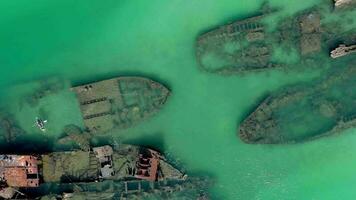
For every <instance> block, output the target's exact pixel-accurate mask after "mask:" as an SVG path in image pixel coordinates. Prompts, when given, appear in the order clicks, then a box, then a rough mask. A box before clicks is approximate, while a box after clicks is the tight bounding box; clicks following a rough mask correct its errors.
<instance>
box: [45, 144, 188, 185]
mask: <svg viewBox="0 0 356 200" xmlns="http://www.w3.org/2000/svg"><path fill="white" fill-rule="evenodd" d="M42 161H43V179H44V181H45V182H81V181H96V180H103V179H113V180H127V179H140V180H149V181H156V180H167V179H184V178H185V176H184V174H183V173H181V172H180V171H179V170H177V169H176V168H174V167H173V166H172V165H170V164H169V163H168V162H167V161H166V160H165V158H164V157H163V156H162V155H161V154H160V153H158V152H157V151H154V150H152V149H148V148H143V147H138V146H133V145H120V146H119V147H117V148H116V149H115V150H114V149H113V148H112V147H111V146H102V147H95V148H93V150H92V151H81V150H78V151H67V152H53V153H49V154H45V155H42Z"/></svg>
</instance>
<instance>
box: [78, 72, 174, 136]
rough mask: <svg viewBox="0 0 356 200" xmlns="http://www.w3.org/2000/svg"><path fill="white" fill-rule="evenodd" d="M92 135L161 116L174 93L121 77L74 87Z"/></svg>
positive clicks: (146, 82)
mask: <svg viewBox="0 0 356 200" xmlns="http://www.w3.org/2000/svg"><path fill="white" fill-rule="evenodd" d="M72 90H73V91H74V92H75V93H76V95H77V99H78V102H79V104H80V110H81V113H82V117H83V120H84V125H85V126H86V128H87V130H88V131H89V132H94V133H105V132H107V131H110V130H112V129H114V128H128V127H131V126H133V125H136V124H137V123H139V122H141V121H143V120H145V119H147V118H149V117H150V116H152V115H153V114H155V113H157V112H158V111H159V110H160V109H161V108H162V106H163V105H164V104H165V103H166V100H167V98H168V97H169V95H170V91H169V90H168V89H167V88H166V87H165V86H163V85H162V84H160V83H157V82H154V81H152V80H150V79H147V78H142V77H118V78H113V79H108V80H103V81H99V82H95V83H91V84H86V85H81V86H77V87H73V88H72Z"/></svg>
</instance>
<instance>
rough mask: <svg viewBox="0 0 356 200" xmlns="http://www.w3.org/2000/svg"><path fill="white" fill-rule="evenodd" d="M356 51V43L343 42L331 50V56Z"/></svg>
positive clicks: (339, 55)
mask: <svg viewBox="0 0 356 200" xmlns="http://www.w3.org/2000/svg"><path fill="white" fill-rule="evenodd" d="M355 52H356V45H351V46H346V45H345V44H341V45H339V47H337V48H336V49H334V50H332V51H331V53H330V57H332V58H338V57H342V56H346V55H348V54H351V53H355Z"/></svg>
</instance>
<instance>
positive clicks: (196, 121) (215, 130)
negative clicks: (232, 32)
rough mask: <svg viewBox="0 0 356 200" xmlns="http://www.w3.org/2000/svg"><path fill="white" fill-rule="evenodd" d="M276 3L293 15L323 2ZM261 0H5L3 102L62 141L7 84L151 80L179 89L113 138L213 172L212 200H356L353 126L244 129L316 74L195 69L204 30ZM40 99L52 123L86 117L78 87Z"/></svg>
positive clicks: (0, 11)
mask: <svg viewBox="0 0 356 200" xmlns="http://www.w3.org/2000/svg"><path fill="white" fill-rule="evenodd" d="M270 3H271V5H273V6H278V7H281V9H282V10H281V12H280V14H281V15H286V14H290V13H293V12H295V11H297V10H300V9H303V8H306V7H310V6H313V5H315V4H317V3H319V0H308V1H303V2H302V3H301V1H300V0H288V1H286V0H271V1H270ZM261 4H262V1H261V0H170V1H164V0H106V1H87V0H86V1H84V0H77V1H72V0H60V1H50V0H32V1H29V0H8V1H6V0H2V1H0V25H1V26H0V27H1V31H0V86H1V88H2V89H1V91H0V94H1V96H0V100H2V101H1V105H3V106H7V108H11V109H12V110H13V111H14V113H16V118H17V119H18V120H19V121H21V122H22V125H23V126H24V127H26V130H27V131H28V132H29V134H30V136H31V137H32V136H33V137H34V138H41V137H57V136H58V135H59V134H60V131H59V130H58V128H57V127H56V125H51V123H50V122H51V121H49V124H48V126H49V129H51V131H49V134H53V135H49V136H48V135H46V136H44V135H43V134H42V133H39V132H38V131H37V132H36V130H35V129H33V128H32V126H31V122H32V121H31V120H32V119H33V118H32V117H33V116H35V114H34V113H32V112H34V111H33V110H32V109H28V108H26V107H24V108H22V111H19V108H18V107H17V106H18V105H17V104H15V103H13V102H12V101H9V100H8V99H9V98H8V97H10V99H11V98H12V99H14V100H15V99H17V98H18V97H19V96H21V94H22V89H16V90H10V91H9V90H8V89H7V88H9V86H11V85H14V84H23V83H26V82H28V81H31V80H36V79H42V78H45V77H49V76H58V77H62V78H63V79H66V80H69V81H70V82H71V83H72V84H78V83H82V82H87V81H94V80H99V79H101V78H106V77H113V76H118V75H144V76H148V77H151V78H153V79H155V80H158V81H161V82H163V83H164V84H166V85H167V86H168V87H169V88H170V89H171V90H172V92H173V94H172V96H171V97H170V99H169V101H168V102H167V104H166V106H165V107H164V109H163V110H162V112H160V113H159V114H158V115H156V116H155V117H153V118H151V119H150V120H147V121H146V122H144V123H142V124H140V125H139V126H137V127H135V128H132V129H128V130H124V131H113V132H112V133H110V134H111V135H112V136H113V137H118V138H120V140H123V141H124V142H125V141H127V142H132V141H135V142H140V143H144V144H148V145H154V144H158V143H159V144H160V145H159V147H158V148H162V149H164V151H165V152H166V154H168V155H169V156H170V157H173V158H175V159H176V160H177V161H178V162H179V164H180V165H182V166H184V167H185V168H186V170H187V172H188V173H189V172H191V173H207V174H209V175H212V177H214V178H215V179H216V183H215V185H214V187H213V188H212V190H211V192H212V197H213V199H231V200H239V199H242V200H250V199H251V200H260V199H261V200H262V199H263V200H264V199H270V200H279V199H281V200H284V199H286V200H289V199H291V200H292V199H296V200H299V199H308V200H309V199H315V200H319V199H320V200H325V199H355V196H356V190H355V188H354V186H355V182H356V173H355V166H356V145H355V144H356V130H348V131H346V132H345V133H344V134H341V135H338V136H333V137H329V138H323V139H320V140H317V141H313V142H308V143H303V144H297V145H280V146H273V145H247V144H244V143H242V142H241V141H240V140H239V138H238V137H237V127H238V124H239V122H241V120H243V118H244V117H246V115H247V114H248V112H250V111H251V110H253V109H254V108H255V106H256V105H257V104H258V102H259V101H260V100H261V99H262V98H263V97H265V95H267V94H268V93H269V92H271V91H274V90H276V89H278V88H280V87H282V86H284V85H287V84H290V83H295V82H298V81H304V80H308V79H310V78H312V77H313V76H315V75H317V74H318V73H317V72H315V71H313V70H311V71H308V70H305V71H302V72H295V73H293V74H292V73H288V72H283V71H268V72H263V73H258V74H245V75H243V76H228V77H224V76H218V75H214V74H209V73H205V72H201V71H199V69H198V67H197V63H196V59H195V50H194V44H195V39H196V37H197V36H198V34H200V33H202V32H204V31H207V30H209V29H211V28H213V27H216V26H217V25H219V24H225V23H227V22H229V21H232V20H233V19H238V18H242V17H244V16H248V15H251V13H254V12H256V11H257V10H258V9H259V7H260V6H261ZM312 72H313V73H312ZM18 95H19V96H18ZM5 97H6V98H5ZM43 106H44V108H45V112H46V113H50V114H51V116H52V119H51V120H52V121H55V122H56V124H59V125H62V124H66V123H68V122H73V123H76V124H80V123H81V122H80V114H79V113H78V112H79V110H78V107H77V104H76V102H75V98H74V96H72V95H71V94H70V93H66V92H63V93H62V94H60V95H59V96H56V98H55V97H51V98H49V99H48V100H47V101H46V104H45V105H43ZM306 112H307V111H306ZM51 126H53V127H51ZM41 134H42V135H41ZM56 134H57V135H56ZM32 142H34V141H32Z"/></svg>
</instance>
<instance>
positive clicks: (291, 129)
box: [238, 63, 356, 144]
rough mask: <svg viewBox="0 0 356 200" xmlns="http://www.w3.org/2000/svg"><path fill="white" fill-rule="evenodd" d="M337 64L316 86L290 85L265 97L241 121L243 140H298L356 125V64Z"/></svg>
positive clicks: (277, 141) (286, 141)
mask: <svg viewBox="0 0 356 200" xmlns="http://www.w3.org/2000/svg"><path fill="white" fill-rule="evenodd" d="M335 67H339V69H336V70H337V71H338V72H333V73H330V74H329V76H328V77H327V78H326V79H324V80H323V81H320V82H318V83H317V84H315V85H314V86H313V87H308V86H307V85H306V86H302V85H300V86H297V87H289V88H286V89H284V90H283V91H282V92H280V93H277V94H275V95H272V96H270V97H268V98H267V99H265V100H264V101H263V102H262V103H261V104H260V105H259V106H258V107H257V109H256V110H255V111H253V112H252V113H251V114H250V115H249V116H248V117H247V118H246V119H245V120H244V121H243V122H242V124H241V125H240V128H239V131H238V132H239V136H240V138H241V140H242V141H244V142H246V143H264V144H279V143H295V142H303V141H307V140H311V139H315V138H319V137H321V136H326V135H331V134H336V133H339V132H341V131H342V130H344V129H346V128H350V127H353V126H356V104H355V100H356V91H355V89H354V86H355V85H356V79H355V78H354V77H355V75H356V65H355V63H354V64H353V65H351V66H349V67H345V66H344V67H342V66H335ZM340 68H343V69H342V70H341V69H340ZM340 70H341V72H340ZM306 111H307V112H306Z"/></svg>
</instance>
